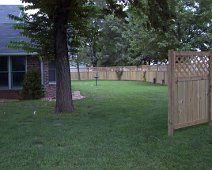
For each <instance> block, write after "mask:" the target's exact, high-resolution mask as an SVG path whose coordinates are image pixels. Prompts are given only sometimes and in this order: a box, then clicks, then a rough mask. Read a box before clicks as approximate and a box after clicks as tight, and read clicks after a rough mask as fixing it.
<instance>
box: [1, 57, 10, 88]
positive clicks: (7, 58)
mask: <svg viewBox="0 0 212 170" xmlns="http://www.w3.org/2000/svg"><path fill="white" fill-rule="evenodd" d="M1 57H5V58H6V60H7V71H0V74H1V73H7V86H0V89H3V90H7V89H9V57H8V56H1Z"/></svg>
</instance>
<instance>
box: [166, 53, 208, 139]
mask: <svg viewBox="0 0 212 170" xmlns="http://www.w3.org/2000/svg"><path fill="white" fill-rule="evenodd" d="M211 57H212V56H211V55H210V53H208V52H175V51H169V67H168V78H169V113H168V134H169V135H173V131H174V129H178V128H183V127H187V126H192V125H197V124H201V123H207V122H211V121H212V119H211V117H212V91H211V87H212V58H211Z"/></svg>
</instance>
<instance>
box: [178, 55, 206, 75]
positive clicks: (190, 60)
mask: <svg viewBox="0 0 212 170" xmlns="http://www.w3.org/2000/svg"><path fill="white" fill-rule="evenodd" d="M175 63H176V64H175V76H176V77H179V78H186V77H200V76H201V77H206V76H208V75H209V57H208V56H207V55H189V56H188V55H183V56H181V55H176V58H175Z"/></svg>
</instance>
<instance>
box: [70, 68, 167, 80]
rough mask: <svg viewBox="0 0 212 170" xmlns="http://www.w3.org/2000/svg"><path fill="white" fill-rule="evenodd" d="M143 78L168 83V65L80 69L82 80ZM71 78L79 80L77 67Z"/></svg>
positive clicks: (73, 70)
mask: <svg viewBox="0 0 212 170" xmlns="http://www.w3.org/2000/svg"><path fill="white" fill-rule="evenodd" d="M96 76H98V79H99V80H142V81H146V82H151V83H157V84H168V75H167V65H141V66H117V67H90V68H81V69H80V79H81V80H94V77H96ZM71 79H72V80H78V73H77V70H76V69H71Z"/></svg>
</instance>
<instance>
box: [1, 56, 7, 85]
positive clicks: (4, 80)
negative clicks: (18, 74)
mask: <svg viewBox="0 0 212 170" xmlns="http://www.w3.org/2000/svg"><path fill="white" fill-rule="evenodd" d="M8 76H9V74H8V58H7V57H0V88H8V87H9V82H8Z"/></svg>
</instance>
